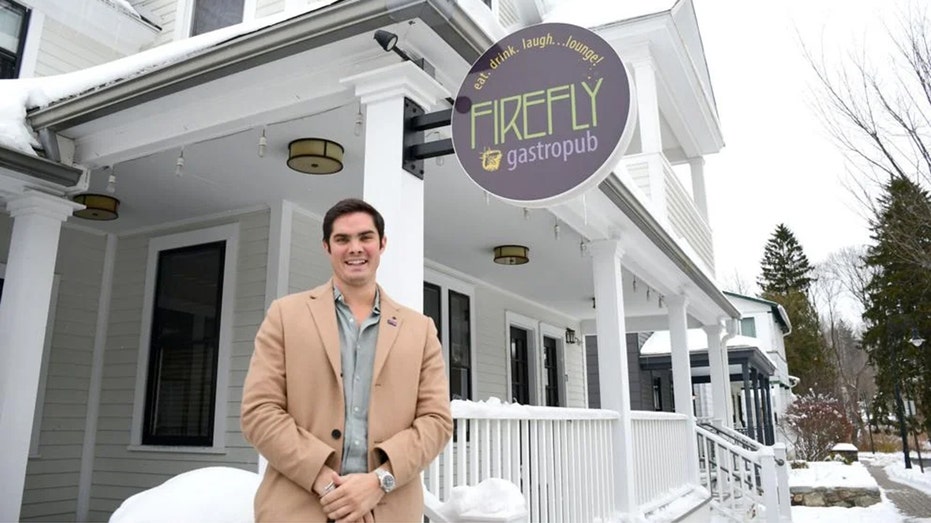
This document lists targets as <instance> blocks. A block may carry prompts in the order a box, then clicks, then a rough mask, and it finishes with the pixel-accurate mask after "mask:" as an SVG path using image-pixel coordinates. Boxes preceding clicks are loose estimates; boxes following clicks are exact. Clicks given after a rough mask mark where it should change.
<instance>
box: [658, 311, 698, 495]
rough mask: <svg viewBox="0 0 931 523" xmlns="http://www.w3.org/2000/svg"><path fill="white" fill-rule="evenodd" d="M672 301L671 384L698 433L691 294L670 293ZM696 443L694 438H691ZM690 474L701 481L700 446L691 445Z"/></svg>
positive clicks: (690, 430) (679, 407)
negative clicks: (689, 308) (694, 406)
mask: <svg viewBox="0 0 931 523" xmlns="http://www.w3.org/2000/svg"><path fill="white" fill-rule="evenodd" d="M666 302H667V303H668V304H669V342H670V344H671V345H672V354H671V356H672V388H673V393H674V394H675V397H676V398H675V399H676V401H675V404H676V412H678V413H679V414H685V415H686V416H688V423H687V425H688V433H689V434H694V433H695V413H694V412H693V410H692V364H691V361H690V360H689V344H688V323H687V319H686V307H687V305H688V298H686V297H685V296H684V295H681V294H680V295H676V296H670V297H668V298H667V299H666ZM692 442H693V443H694V439H693V440H692ZM688 456H689V459H688V463H687V464H686V465H687V466H688V468H689V478H690V479H691V480H692V481H693V482H694V483H695V484H696V485H697V484H698V447H697V446H696V444H692V445H689V447H688Z"/></svg>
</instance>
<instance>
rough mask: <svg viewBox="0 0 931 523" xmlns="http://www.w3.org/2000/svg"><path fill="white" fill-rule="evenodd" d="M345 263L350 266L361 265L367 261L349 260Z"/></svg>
mask: <svg viewBox="0 0 931 523" xmlns="http://www.w3.org/2000/svg"><path fill="white" fill-rule="evenodd" d="M345 263H346V265H348V266H350V267H361V266H362V265H365V264H366V263H368V261H367V260H349V261H347V262H345Z"/></svg>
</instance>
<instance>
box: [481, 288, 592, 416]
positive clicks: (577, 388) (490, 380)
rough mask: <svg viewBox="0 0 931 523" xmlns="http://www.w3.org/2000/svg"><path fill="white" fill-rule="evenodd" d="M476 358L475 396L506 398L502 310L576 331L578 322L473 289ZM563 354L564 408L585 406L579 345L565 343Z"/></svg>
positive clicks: (503, 295) (484, 290)
mask: <svg viewBox="0 0 931 523" xmlns="http://www.w3.org/2000/svg"><path fill="white" fill-rule="evenodd" d="M475 301H476V303H475V311H476V312H475V314H476V329H477V330H478V332H477V333H476V341H477V350H476V352H477V356H478V357H477V361H476V362H475V364H474V368H473V372H475V373H476V375H477V377H478V383H477V387H476V394H475V397H474V399H476V400H485V399H488V398H489V397H491V396H495V397H497V398H500V399H502V400H505V401H506V400H508V399H509V397H510V394H509V393H508V390H507V374H506V373H507V371H508V368H507V357H506V351H507V350H508V341H507V340H506V339H505V338H506V336H505V332H506V326H505V313H506V312H507V311H511V312H515V313H517V314H521V315H523V316H527V317H529V318H533V319H534V320H537V321H542V322H545V323H549V324H551V325H554V326H556V327H561V328H563V329H565V328H566V327H568V328H571V329H574V330H576V331H579V330H580V329H579V325H578V322H575V321H574V320H572V319H569V318H566V317H564V316H560V315H557V314H554V313H552V312H550V311H548V310H546V309H544V308H542V307H536V306H533V305H531V304H529V303H527V302H525V301H523V300H518V299H515V298H514V297H512V296H509V295H507V294H504V293H501V292H498V291H496V290H494V289H492V288H490V287H487V286H482V285H480V286H476V288H475ZM566 347H567V350H566V354H565V356H564V362H565V367H566V368H565V370H566V372H567V374H568V375H569V377H568V381H567V383H566V395H567V405H566V406H567V407H584V406H585V390H584V381H583V376H582V372H583V368H584V367H583V365H584V364H583V359H584V355H583V354H582V348H581V345H579V344H575V345H567V346H566Z"/></svg>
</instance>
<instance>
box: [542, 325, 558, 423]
mask: <svg viewBox="0 0 931 523" xmlns="http://www.w3.org/2000/svg"><path fill="white" fill-rule="evenodd" d="M543 370H544V372H543V375H544V377H545V379H546V385H545V391H546V406H547V407H559V365H558V364H557V362H556V338H550V337H549V336H544V337H543Z"/></svg>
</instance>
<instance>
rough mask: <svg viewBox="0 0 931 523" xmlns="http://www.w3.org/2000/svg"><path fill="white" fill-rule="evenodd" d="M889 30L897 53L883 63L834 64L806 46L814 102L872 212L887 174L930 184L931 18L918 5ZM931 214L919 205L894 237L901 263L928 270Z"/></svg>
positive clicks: (854, 59)
mask: <svg viewBox="0 0 931 523" xmlns="http://www.w3.org/2000/svg"><path fill="white" fill-rule="evenodd" d="M888 35H889V38H890V40H891V41H892V43H893V49H894V51H893V53H892V55H891V56H890V57H888V59H885V60H884V61H883V63H882V67H881V68H874V67H873V66H872V64H870V63H869V62H868V60H867V59H866V57H865V56H863V55H849V56H848V58H847V60H846V61H845V62H844V63H842V64H841V65H840V66H838V67H834V68H832V67H829V66H828V65H827V60H826V59H825V58H824V56H821V57H820V58H817V57H815V56H814V55H813V53H811V52H810V50H809V49H808V48H806V49H805V55H806V58H807V59H808V62H809V64H810V65H811V68H812V70H813V71H814V74H815V78H816V80H817V85H818V87H819V96H818V99H817V102H816V105H817V108H818V110H819V111H820V113H821V115H822V116H823V119H824V123H825V126H826V128H827V130H828V132H829V134H830V135H831V136H832V137H833V139H834V141H835V142H836V143H837V145H838V146H839V147H840V148H841V150H842V151H843V152H844V153H845V154H846V156H847V158H848V160H849V161H850V165H851V167H852V169H853V175H854V178H853V186H852V187H851V188H852V189H853V190H854V192H855V195H856V196H857V197H858V199H859V201H860V202H861V203H862V204H863V205H864V207H865V210H866V214H867V215H868V216H871V217H875V216H876V215H877V202H876V198H875V195H876V194H877V193H878V191H877V189H878V188H879V187H880V186H881V185H882V184H884V183H887V182H888V181H889V180H890V179H892V178H898V177H901V178H906V179H909V180H912V181H914V182H915V183H917V184H918V185H920V186H922V187H924V188H928V187H931V22H929V20H928V17H927V14H926V13H925V12H919V11H916V10H913V11H910V12H908V13H904V14H903V15H902V16H901V17H900V21H899V22H898V27H896V28H891V29H890V30H889V31H888ZM928 216H929V213H928V210H927V209H915V212H914V216H913V219H914V227H911V228H910V229H909V230H908V231H907V232H905V233H902V234H900V235H899V236H898V237H896V238H890V240H891V241H894V242H896V243H897V244H899V245H900V247H901V249H899V252H900V253H901V256H902V260H901V261H902V262H905V263H909V264H915V265H917V266H918V267H922V268H926V269H931V243H929V242H928V241H926V239H927V236H928V234H929V232H928V231H929V230H931V221H929V219H928Z"/></svg>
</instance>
